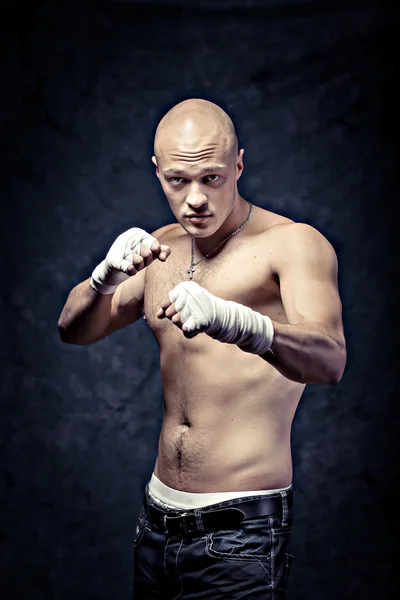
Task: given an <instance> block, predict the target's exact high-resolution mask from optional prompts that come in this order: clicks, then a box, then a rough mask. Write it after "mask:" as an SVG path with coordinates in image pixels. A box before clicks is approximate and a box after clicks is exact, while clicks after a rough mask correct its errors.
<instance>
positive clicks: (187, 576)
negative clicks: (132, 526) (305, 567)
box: [133, 484, 294, 600]
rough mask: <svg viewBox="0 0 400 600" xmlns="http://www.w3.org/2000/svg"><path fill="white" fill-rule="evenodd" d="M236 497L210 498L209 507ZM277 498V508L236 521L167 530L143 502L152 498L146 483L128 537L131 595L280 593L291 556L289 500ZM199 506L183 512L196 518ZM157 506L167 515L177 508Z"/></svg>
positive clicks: (167, 598) (270, 599)
mask: <svg viewBox="0 0 400 600" xmlns="http://www.w3.org/2000/svg"><path fill="white" fill-rule="evenodd" d="M292 493H293V491H292ZM276 495H277V496H279V495H280V494H279V493H278V494H274V496H276ZM264 497H266V496H265V495H263V496H251V497H249V496H247V497H245V498H243V500H246V501H248V500H253V499H259V498H264ZM240 500H241V498H234V499H232V500H226V501H225V502H220V503H219V504H213V505H212V509H217V508H222V507H223V508H226V507H237V508H239V507H240ZM281 500H282V508H281V510H280V511H279V512H275V513H273V514H269V515H264V516H261V517H260V516H258V517H251V518H249V517H246V518H245V519H243V520H242V522H241V523H240V525H239V527H235V528H232V529H227V528H223V529H217V530H214V531H211V532H204V531H203V532H196V533H194V534H193V533H190V534H188V535H185V533H182V534H172V535H171V534H170V533H167V532H166V531H165V529H163V527H162V526H159V523H158V522H157V524H156V523H154V522H152V520H151V518H150V514H149V513H150V508H146V507H147V506H149V507H151V506H154V505H155V503H154V500H153V499H152V498H151V496H150V495H149V493H148V484H146V487H145V492H144V499H143V505H142V508H141V511H140V514H139V519H138V523H137V527H136V535H135V540H134V595H133V598H134V600H161V599H163V600H177V599H179V600H189V599H193V600H198V599H199V600H200V599H208V600H220V599H222V598H223V599H226V600H228V599H229V600H238V599H239V598H247V599H252V600H256V599H260V600H261V599H263V600H283V599H286V598H287V595H286V590H287V585H288V579H289V572H290V567H291V563H292V561H293V559H294V556H293V554H291V553H290V552H289V542H290V538H291V533H292V530H293V506H292V507H291V508H289V507H288V505H287V501H285V500H286V498H285V497H282V498H281ZM205 509H207V510H209V507H204V508H199V509H193V510H192V511H188V513H187V514H189V512H191V513H193V514H194V515H195V516H196V515H197V518H198V515H199V514H201V513H202V511H203V510H205ZM163 510H164V512H165V513H167V514H168V515H171V516H175V515H178V514H182V512H183V511H182V510H180V511H177V510H175V509H167V508H164V509H163Z"/></svg>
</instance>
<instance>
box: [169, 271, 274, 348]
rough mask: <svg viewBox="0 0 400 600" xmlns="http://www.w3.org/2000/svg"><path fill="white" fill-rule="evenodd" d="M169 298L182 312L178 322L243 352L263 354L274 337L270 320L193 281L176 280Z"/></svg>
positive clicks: (192, 331)
mask: <svg viewBox="0 0 400 600" xmlns="http://www.w3.org/2000/svg"><path fill="white" fill-rule="evenodd" d="M169 299H170V301H171V302H172V303H175V309H176V311H177V312H180V313H181V322H182V325H184V326H185V328H186V330H187V332H188V333H189V335H190V334H193V335H192V336H191V337H194V335H196V334H197V333H200V332H204V333H207V335H209V336H210V337H212V338H214V339H216V340H219V341H220V342H226V343H228V344H236V345H237V346H239V347H240V348H241V349H242V350H244V351H245V352H251V353H253V354H263V353H264V352H267V350H269V349H270V347H271V344H272V340H273V337H274V328H273V325H272V321H271V319H270V318H269V317H267V316H266V315H262V314H261V313H259V312H256V311H254V310H252V309H251V308H249V307H248V306H244V305H243V304H238V303H237V302H233V301H231V300H223V299H222V298H218V297H217V296H214V295H213V294H211V293H210V292H208V291H207V290H206V289H204V288H202V287H201V286H200V285H199V284H198V283H196V282H195V281H184V282H181V283H179V284H178V285H177V286H176V287H175V288H174V289H173V290H172V291H171V292H170V293H169Z"/></svg>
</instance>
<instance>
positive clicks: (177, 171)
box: [164, 165, 225, 175]
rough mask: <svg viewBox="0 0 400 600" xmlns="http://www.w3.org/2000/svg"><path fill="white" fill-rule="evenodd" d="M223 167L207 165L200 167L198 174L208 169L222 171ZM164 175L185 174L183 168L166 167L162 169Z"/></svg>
mask: <svg viewBox="0 0 400 600" xmlns="http://www.w3.org/2000/svg"><path fill="white" fill-rule="evenodd" d="M223 169H225V165H208V166H207V167H202V168H201V169H200V174H203V173H207V172H208V173H209V172H210V171H222V170H223ZM164 174H165V175H183V174H185V170H184V169H166V170H165V171H164Z"/></svg>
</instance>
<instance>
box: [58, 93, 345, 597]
mask: <svg viewBox="0 0 400 600" xmlns="http://www.w3.org/2000/svg"><path fill="white" fill-rule="evenodd" d="M152 161H153V163H154V165H155V167H156V174H157V177H158V178H159V180H160V183H161V185H162V188H163V191H164V193H165V195H166V197H167V199H168V202H169V205H170V207H171V210H172V212H173V214H174V216H175V218H176V220H177V223H173V224H170V225H166V226H165V227H162V228H161V229H158V230H157V231H154V232H153V233H152V234H151V235H150V234H148V233H146V232H145V231H143V230H139V229H137V228H133V229H130V230H128V231H126V232H125V233H123V234H121V235H120V236H119V237H118V238H117V240H116V241H115V242H114V244H113V245H112V246H111V248H110V250H109V252H108V254H107V257H106V259H105V260H104V261H103V262H102V263H100V265H98V266H97V267H96V269H95V270H94V271H93V273H92V277H91V278H89V279H87V280H86V281H84V282H82V283H80V284H79V285H78V286H76V287H75V288H74V289H73V290H72V291H71V293H70V295H69V297H68V300H67V302H66V305H65V307H64V309H63V311H62V313H61V316H60V319H59V330H60V335H61V339H62V340H63V341H65V342H67V343H73V344H91V343H94V342H96V341H98V340H100V339H102V338H103V337H105V336H107V335H110V334H111V333H112V332H114V331H116V330H117V329H120V328H122V327H125V326H127V325H129V324H131V323H133V322H134V321H136V320H138V319H139V318H140V317H141V316H142V314H143V311H144V316H145V319H146V320H147V323H148V325H149V327H150V329H151V331H152V332H153V334H154V335H155V338H156V340H157V342H158V345H159V348H160V363H161V376H162V388H163V397H164V419H163V424H162V429H161V433H160V439H159V447H158V456H157V459H156V463H155V466H154V473H153V474H152V476H151V479H150V481H149V482H148V483H147V484H146V487H145V493H144V499H143V506H142V509H141V512H140V515H139V520H138V524H137V528H136V536H135V541H134V556H135V561H134V562H135V564H134V570H135V576H134V587H135V594H136V595H135V598H136V599H137V600H144V599H146V600H153V599H161V598H162V599H170V600H172V599H174V598H179V599H181V600H184V599H186V598H191V599H197V598H199V599H200V598H207V599H211V600H213V599H215V600H219V599H222V598H224V599H230V600H235V598H253V599H255V598H263V599H267V598H268V599H275V600H277V599H281V598H286V588H287V580H288V575H289V570H290V563H291V560H292V559H293V554H291V553H290V552H289V541H290V537H291V532H292V527H293V486H292V461H291V448H290V431H291V425H292V420H293V417H294V414H295V411H296V408H297V405H298V402H299V400H300V397H301V395H302V392H303V390H304V387H305V385H306V384H307V383H323V384H327V383H332V384H333V383H337V382H339V381H340V379H341V377H342V373H343V371H344V368H345V362H346V346H345V339H344V334H343V325H342V308H341V302H340V298H339V293H338V287H337V259H336V255H335V252H334V250H333V248H332V246H331V244H330V243H329V242H328V241H327V240H326V239H325V238H324V237H323V236H322V235H321V234H320V233H319V232H318V231H317V230H316V229H314V228H313V227H311V226H309V225H306V224H303V223H295V222H293V221H292V220H290V219H288V218H285V217H283V216H280V215H278V214H275V213H272V212H270V211H268V210H264V209H262V208H260V207H256V206H252V205H251V204H249V202H247V201H246V200H245V199H244V198H242V197H241V196H240V195H239V193H238V189H237V180H238V179H239V177H240V175H241V173H242V171H243V149H241V150H240V151H238V145H237V138H236V133H235V129H234V126H233V124H232V121H231V119H230V118H229V117H228V115H227V114H226V113H225V112H224V111H223V110H222V109H221V108H219V107H218V106H216V105H215V104H212V103H210V102H208V101H205V100H200V99H191V100H186V101H184V102H181V103H180V104H178V105H176V106H175V107H173V108H172V109H171V110H170V111H169V112H168V113H167V114H166V115H165V116H164V118H163V119H162V120H161V122H160V123H159V125H158V128H157V131H156V136H155V142H154V156H153V158H152Z"/></svg>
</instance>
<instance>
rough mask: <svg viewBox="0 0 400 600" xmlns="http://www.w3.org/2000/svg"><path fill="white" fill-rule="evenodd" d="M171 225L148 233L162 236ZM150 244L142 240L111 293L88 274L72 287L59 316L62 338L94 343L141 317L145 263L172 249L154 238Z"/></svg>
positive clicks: (165, 255)
mask: <svg viewBox="0 0 400 600" xmlns="http://www.w3.org/2000/svg"><path fill="white" fill-rule="evenodd" d="M170 227H171V225H166V226H165V227H161V228H160V229H157V230H156V231H155V232H153V233H152V234H151V236H152V237H153V238H158V237H161V236H162V235H163V234H164V233H165V232H166V231H167V230H169V228H170ZM126 233H127V232H126ZM117 239H118V238H117ZM151 248H152V250H150V249H149V248H146V247H145V246H144V245H143V244H142V246H141V249H140V255H139V254H134V258H133V264H134V267H135V268H134V267H132V266H129V267H128V268H127V269H126V264H125V266H124V269H126V270H124V273H127V275H125V276H124V275H123V278H124V279H125V278H126V279H125V280H124V281H123V282H122V283H120V284H119V285H117V286H115V287H116V289H115V291H114V292H112V293H110V289H112V288H111V287H110V286H106V287H108V288H109V289H108V290H107V292H106V293H100V292H99V291H97V290H96V289H94V288H93V287H92V286H91V285H90V283H89V282H90V278H89V279H87V280H85V281H83V282H82V283H80V284H78V285H77V286H76V287H75V288H73V290H72V291H71V292H70V294H69V296H68V299H67V302H66V304H65V306H64V308H63V310H62V312H61V315H60V318H59V320H58V329H59V332H60V337H61V340H62V341H63V342H65V343H68V344H79V345H87V344H93V343H94V342H97V341H98V340H100V339H102V338H104V337H106V336H107V335H110V334H111V333H113V332H114V331H116V330H117V329H121V328H122V327H125V326H127V325H130V324H131V323H133V322H135V321H137V320H138V319H139V318H140V317H141V314H142V306H143V298H144V282H145V267H146V266H147V265H149V264H151V262H152V261H153V259H154V257H157V258H158V259H159V260H161V261H162V262H164V261H165V260H166V259H167V258H168V256H169V254H170V253H171V250H170V248H169V247H168V246H164V245H160V243H159V242H158V240H157V239H156V241H155V242H154V243H153V244H152V246H151ZM124 262H125V263H126V261H124ZM97 269H98V267H97ZM115 272H117V271H115ZM93 273H94V272H93ZM121 273H122V270H121ZM92 275H93V274H92ZM128 275H129V276H128ZM113 277H114V278H115V276H113ZM100 289H101V288H100Z"/></svg>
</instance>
